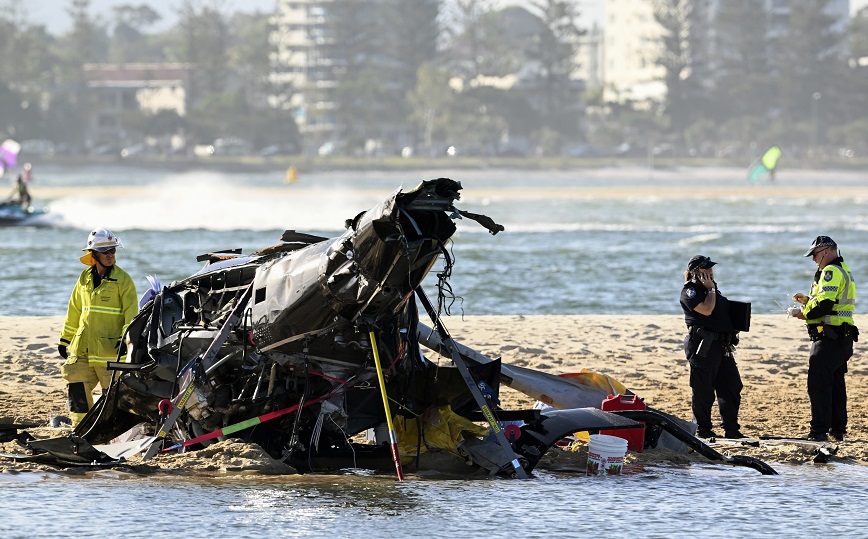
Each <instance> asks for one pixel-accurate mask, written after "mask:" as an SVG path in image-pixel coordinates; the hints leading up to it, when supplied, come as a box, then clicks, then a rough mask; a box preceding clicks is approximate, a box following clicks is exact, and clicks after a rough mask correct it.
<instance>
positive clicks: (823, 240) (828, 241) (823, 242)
mask: <svg viewBox="0 0 868 539" xmlns="http://www.w3.org/2000/svg"><path fill="white" fill-rule="evenodd" d="M822 247H838V244H837V243H835V240H833V239H832V238H830V237H829V236H817V239H815V240H814V243H812V244H811V248H810V249H808V250H807V251H805V254H804V256H812V255H813V254H814V251H816V250H817V249H820V248H822Z"/></svg>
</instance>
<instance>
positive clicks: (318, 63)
mask: <svg viewBox="0 0 868 539" xmlns="http://www.w3.org/2000/svg"><path fill="white" fill-rule="evenodd" d="M330 3H331V1H330V0H279V1H278V2H277V9H276V10H275V14H274V15H273V16H272V17H271V23H272V32H271V35H270V36H269V40H270V43H271V50H272V52H271V57H270V64H271V75H270V82H271V83H272V86H273V87H274V88H275V90H276V91H275V92H274V93H273V94H272V95H271V96H269V102H270V104H271V105H272V106H274V107H280V108H284V109H289V110H291V111H292V113H293V116H294V117H295V121H296V123H297V124H298V126H299V130H300V132H301V133H302V134H303V135H304V136H305V138H306V139H307V140H312V141H317V140H318V141H326V140H328V139H329V138H330V135H331V133H332V132H333V131H334V127H335V126H334V123H333V121H332V117H331V113H332V112H333V111H334V102H333V101H332V92H333V90H334V88H335V87H336V81H335V79H334V74H333V69H334V60H333V59H332V58H330V57H329V55H328V51H329V49H330V45H331V43H332V40H331V38H330V37H329V35H328V26H327V24H326V23H327V20H328V19H327V17H328V5H329V4H330Z"/></svg>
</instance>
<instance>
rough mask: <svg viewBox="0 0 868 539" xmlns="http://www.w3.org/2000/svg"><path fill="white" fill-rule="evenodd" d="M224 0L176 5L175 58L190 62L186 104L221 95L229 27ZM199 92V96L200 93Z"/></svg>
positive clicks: (184, 0) (183, 0)
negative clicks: (178, 42)
mask: <svg viewBox="0 0 868 539" xmlns="http://www.w3.org/2000/svg"><path fill="white" fill-rule="evenodd" d="M225 3H226V2H225V0H211V2H210V3H208V5H206V1H205V0H181V2H180V6H179V7H178V8H177V13H178V18H179V21H178V25H177V27H176V31H177V32H178V34H179V37H180V39H179V41H180V47H179V48H178V50H177V53H176V54H177V55H178V60H179V61H182V62H188V63H190V64H192V65H193V74H192V77H191V80H190V82H189V84H188V88H187V106H188V108H191V107H195V105H196V103H197V102H198V100H199V99H200V97H205V96H207V95H209V94H220V93H223V91H224V90H225V88H226V81H227V77H228V75H229V68H228V64H229V62H228V52H227V50H228V45H229V43H228V42H229V36H228V34H229V30H228V27H227V23H226V17H225V13H226V7H225ZM200 94H201V95H200Z"/></svg>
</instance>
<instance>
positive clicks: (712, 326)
mask: <svg viewBox="0 0 868 539" xmlns="http://www.w3.org/2000/svg"><path fill="white" fill-rule="evenodd" d="M715 264H717V262H714V261H712V260H711V259H710V258H708V257H707V256H702V255H696V256H694V257H693V258H691V259H690V262H688V264H687V271H686V272H684V281H685V282H684V287H683V288H682V289H681V309H682V310H683V311H684V321H685V322H686V323H687V329H688V333H687V335H686V336H685V337H684V353H685V355H686V356H687V361H688V362H690V388H691V390H692V395H691V407H692V408H693V419H694V421H696V424H697V427H698V430H697V432H696V434H697V436H699V437H700V438H716V437H718V435H717V434H716V433H715V432H714V431H713V430H712V424H711V408H712V406H713V405H714V400H715V394H716V396H717V405H718V408H719V409H720V417H721V419H722V420H723V428H724V432H725V436H726V437H727V438H744V437H745V436H744V435H743V434H742V433H741V431H740V430H739V424H738V409H739V407H740V406H741V390H742V387H744V386H743V385H742V383H741V375H740V374H739V372H738V366H737V365H736V363H735V358H734V357H733V352H734V350H735V345H736V344H737V343H738V333H737V332H736V331H735V329H734V326H733V323H732V319H731V318H730V313H729V300H727V299H726V297H725V296H724V295H723V294H721V293H720V291H719V290H718V289H717V283H715V282H714V271H713V270H712V269H711V268H712V266H714V265H715Z"/></svg>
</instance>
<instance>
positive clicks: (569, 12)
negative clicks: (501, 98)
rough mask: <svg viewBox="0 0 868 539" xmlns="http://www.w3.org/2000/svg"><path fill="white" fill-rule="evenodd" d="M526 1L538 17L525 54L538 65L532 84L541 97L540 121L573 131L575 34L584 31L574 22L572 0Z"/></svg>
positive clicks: (575, 118)
mask: <svg viewBox="0 0 868 539" xmlns="http://www.w3.org/2000/svg"><path fill="white" fill-rule="evenodd" d="M530 5H531V9H532V11H533V12H534V14H536V15H537V16H538V17H539V18H540V20H541V21H542V26H541V27H540V28H539V31H538V33H537V34H536V35H535V36H533V39H532V41H531V45H530V47H529V48H528V58H529V59H530V60H533V61H535V62H536V63H537V65H538V68H539V70H538V73H537V76H536V81H535V85H536V86H537V87H538V90H539V92H540V94H541V97H542V99H541V100H540V107H541V114H542V117H543V121H544V123H545V125H547V126H548V127H550V128H551V129H553V130H555V131H556V132H557V133H560V134H561V135H568V136H569V135H575V134H577V132H578V127H579V114H580V112H581V109H580V106H579V105H580V103H579V96H580V89H579V88H577V87H576V85H575V84H574V79H573V74H574V73H575V71H576V69H577V68H578V61H577V53H578V50H579V38H580V37H581V36H582V35H583V34H584V30H581V29H580V28H579V27H578V26H577V25H576V21H577V20H578V17H579V15H580V11H579V8H578V5H577V3H576V2H575V1H573V0H533V1H532V2H530Z"/></svg>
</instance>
